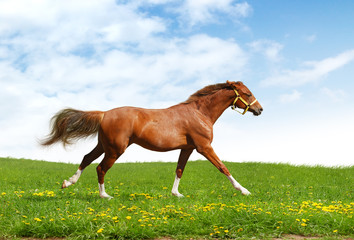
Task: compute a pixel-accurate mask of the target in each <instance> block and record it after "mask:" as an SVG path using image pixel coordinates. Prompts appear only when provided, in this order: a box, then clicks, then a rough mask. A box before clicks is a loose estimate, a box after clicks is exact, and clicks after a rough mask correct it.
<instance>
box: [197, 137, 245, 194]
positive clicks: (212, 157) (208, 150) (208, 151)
mask: <svg viewBox="0 0 354 240" xmlns="http://www.w3.org/2000/svg"><path fill="white" fill-rule="evenodd" d="M197 151H198V152H199V153H200V154H202V155H203V156H204V157H206V158H207V159H208V160H209V161H210V162H211V163H212V164H213V165H214V166H215V167H216V168H217V169H219V171H220V172H221V173H223V174H225V175H226V177H227V178H228V179H229V180H230V182H231V183H232V185H233V187H234V188H235V189H237V190H239V191H241V193H242V195H250V194H251V193H250V192H249V191H248V190H247V189H246V188H244V187H242V186H241V184H239V183H238V182H237V181H236V180H235V179H234V178H233V177H232V175H231V174H230V172H229V170H228V169H227V168H226V166H225V165H224V164H223V163H222V162H221V161H220V159H219V157H218V156H217V155H216V153H215V152H214V150H213V148H212V147H211V146H210V144H209V145H206V146H203V147H199V148H197Z"/></svg>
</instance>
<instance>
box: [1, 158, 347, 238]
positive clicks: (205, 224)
mask: <svg viewBox="0 0 354 240" xmlns="http://www.w3.org/2000/svg"><path fill="white" fill-rule="evenodd" d="M96 166H97V165H95V164H93V165H91V166H89V167H88V168H87V169H86V170H85V171H84V173H83V175H82V176H81V178H80V180H79V182H78V183H77V184H75V185H73V186H71V187H70V188H68V189H64V190H61V189H60V187H61V183H62V181H63V180H64V179H68V178H69V177H71V176H72V174H74V173H75V171H76V170H77V167H78V166H77V165H73V164H62V163H49V162H41V161H31V160H23V159H9V158H0V173H1V174H0V239H2V238H23V237H31V238H52V237H59V238H69V239H88V238H102V239H104V238H120V239H139V238H149V239H156V238H163V237H168V238H176V239H185V238H196V239H201V238H210V239H214V238H241V239H247V238H250V237H255V238H257V239H267V238H275V237H281V236H282V235H284V234H296V235H303V236H322V237H325V238H328V239H337V238H343V237H347V238H349V237H351V238H352V237H354V220H353V208H354V198H353V197H354V192H353V190H354V167H348V168H325V167H304V166H301V167H295V166H291V165H285V164H261V163H229V162H227V163H226V166H227V167H228V168H229V170H230V171H231V173H232V174H233V176H234V177H235V179H237V180H238V181H239V182H240V183H241V184H242V185H244V186H245V187H246V188H247V189H248V190H249V191H250V192H251V193H252V195H251V196H242V195H241V194H240V193H239V192H237V191H235V190H234V189H233V187H232V185H231V184H230V182H229V181H228V180H227V178H226V177H224V176H223V175H222V174H221V173H219V172H218V171H217V169H216V168H214V167H213V166H212V165H211V164H210V163H209V162H207V161H195V162H189V163H188V164H187V167H186V170H185V173H184V176H183V178H182V180H181V184H180V188H179V190H180V192H181V193H182V194H184V195H185V197H184V198H176V197H174V196H172V195H171V193H170V192H171V187H172V184H173V180H174V177H175V175H174V170H175V167H176V163H124V164H119V163H118V164H116V165H115V166H114V167H113V168H112V169H111V170H110V171H109V172H108V174H107V175H106V179H105V180H106V182H105V183H106V190H107V193H108V194H110V195H113V196H114V198H113V199H111V200H107V199H100V198H99V196H98V184H97V177H96V171H95V167H96Z"/></svg>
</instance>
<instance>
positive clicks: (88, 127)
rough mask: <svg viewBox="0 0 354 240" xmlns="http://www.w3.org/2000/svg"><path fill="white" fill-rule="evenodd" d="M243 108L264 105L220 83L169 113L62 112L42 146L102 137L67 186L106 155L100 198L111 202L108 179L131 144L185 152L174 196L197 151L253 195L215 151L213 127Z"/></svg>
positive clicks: (238, 85) (257, 109)
mask: <svg viewBox="0 0 354 240" xmlns="http://www.w3.org/2000/svg"><path fill="white" fill-rule="evenodd" d="M230 106H231V107H232V109H234V110H236V108H240V109H243V112H240V113H241V114H243V115H244V114H245V113H246V112H248V111H249V112H251V113H253V115H255V116H258V115H260V114H261V112H262V111H263V108H262V106H261V104H260V103H259V102H258V101H257V99H256V98H255V97H254V95H253V94H252V92H251V91H250V90H249V89H248V88H247V87H246V86H245V85H244V84H243V83H242V82H230V81H227V82H226V83H218V84H214V85H209V86H206V87H204V88H202V89H200V90H199V91H197V92H195V93H194V94H192V95H191V96H190V97H189V98H188V99H187V100H186V101H184V102H181V103H179V104H177V105H174V106H171V107H169V108H165V109H144V108H137V107H119V108H114V109H111V110H109V111H106V112H103V111H80V110H75V109H71V108H67V109H63V110H61V111H59V112H58V113H57V114H55V115H54V116H53V117H52V119H51V132H50V133H49V134H48V136H47V137H46V138H45V139H43V140H42V142H41V144H42V145H43V146H49V145H52V144H54V143H57V142H62V144H63V145H64V147H65V146H66V145H68V144H72V143H73V141H75V140H78V139H80V138H85V137H89V136H94V135H95V134H96V135H98V143H97V145H96V147H95V148H94V149H93V150H92V151H91V152H90V153H88V154H87V155H85V156H84V158H83V160H82V162H81V164H80V166H79V168H78V170H77V171H76V173H75V174H74V175H73V176H72V177H70V178H69V180H64V182H63V184H62V188H67V187H69V186H70V185H72V184H75V183H76V182H77V181H78V180H79V177H80V176H81V174H82V172H83V170H84V169H85V168H86V167H87V166H88V165H90V164H91V163H92V162H93V161H94V160H95V159H97V158H98V157H100V156H101V155H102V154H104V157H103V159H102V161H101V162H100V164H99V165H98V166H97V168H96V171H97V177H98V187H99V195H100V197H101V198H108V199H110V198H112V197H111V196H110V195H108V194H107V193H106V191H105V185H104V176H105V175H106V173H107V171H108V170H109V169H110V168H111V167H112V166H113V164H114V163H115V162H116V160H117V159H118V158H119V157H120V156H121V155H122V154H123V153H124V151H125V150H126V149H127V147H129V146H130V145H131V144H133V143H134V144H138V145H140V146H142V147H144V148H146V149H149V150H153V151H159V152H165V151H170V150H176V149H180V150H181V152H180V155H179V158H178V163H177V168H176V171H175V180H174V183H173V187H172V191H171V192H172V194H173V195H174V196H177V197H183V195H182V194H181V193H179V191H178V186H179V183H180V180H181V178H182V174H183V171H184V168H185V166H186V163H187V161H188V159H189V157H190V155H191V154H192V152H193V151H194V150H196V151H197V152H198V153H200V154H201V155H203V156H204V157H205V158H206V159H208V160H209V161H210V162H211V163H212V164H213V165H214V166H215V167H216V168H217V169H218V170H219V171H220V172H221V173H222V174H224V175H225V176H226V177H227V178H228V179H229V181H230V182H231V184H232V185H233V187H234V188H235V189H236V190H239V191H241V193H242V195H249V194H250V192H249V191H248V190H247V189H246V188H244V187H243V186H241V184H240V183H238V182H237V181H236V180H235V179H234V178H233V177H232V175H231V174H230V172H229V170H228V169H227V168H226V166H225V165H224V164H223V163H222V162H221V161H220V159H219V158H218V156H217V155H216V153H215V152H214V150H213V148H212V146H211V143H212V140H213V125H214V123H215V122H216V120H217V119H218V118H219V117H220V116H221V114H222V113H223V112H224V111H225V110H226V109H227V108H228V107H230Z"/></svg>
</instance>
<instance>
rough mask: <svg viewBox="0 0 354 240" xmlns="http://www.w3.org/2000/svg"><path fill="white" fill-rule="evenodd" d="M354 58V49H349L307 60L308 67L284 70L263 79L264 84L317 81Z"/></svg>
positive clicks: (293, 83)
mask: <svg viewBox="0 0 354 240" xmlns="http://www.w3.org/2000/svg"><path fill="white" fill-rule="evenodd" d="M353 60H354V50H348V51H345V52H343V53H341V54H339V55H337V56H335V57H330V58H326V59H323V60H321V61H311V62H305V63H304V64H303V65H304V66H305V67H306V68H305V69H301V70H282V71H281V72H280V73H278V74H276V75H274V76H272V77H269V78H267V79H265V80H264V81H262V84H263V85H266V86H273V85H282V86H300V85H304V84H307V83H312V82H317V81H320V80H322V79H323V78H324V77H326V76H327V75H328V74H329V73H331V72H333V71H335V70H337V69H339V68H341V67H343V66H345V65H346V64H349V63H350V62H352V61H353Z"/></svg>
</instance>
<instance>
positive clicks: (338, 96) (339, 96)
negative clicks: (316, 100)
mask: <svg viewBox="0 0 354 240" xmlns="http://www.w3.org/2000/svg"><path fill="white" fill-rule="evenodd" d="M321 93H322V94H324V95H325V96H326V97H328V98H329V99H330V100H331V101H333V102H343V101H344V100H345V99H346V98H347V93H346V92H345V91H344V90H342V89H329V88H327V87H324V88H321Z"/></svg>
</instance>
